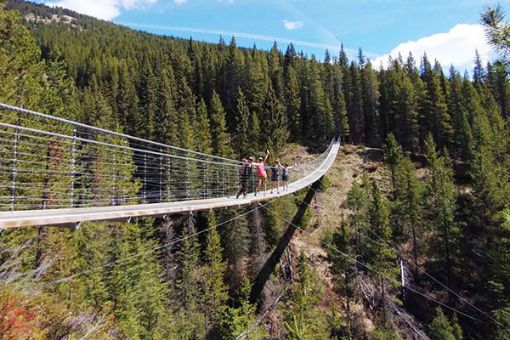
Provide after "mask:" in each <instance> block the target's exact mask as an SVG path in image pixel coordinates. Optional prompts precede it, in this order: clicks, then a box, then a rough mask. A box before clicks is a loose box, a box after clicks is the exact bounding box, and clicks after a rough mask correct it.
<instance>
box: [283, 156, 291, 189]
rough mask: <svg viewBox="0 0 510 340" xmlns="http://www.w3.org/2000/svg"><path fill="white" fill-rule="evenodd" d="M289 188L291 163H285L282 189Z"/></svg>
mask: <svg viewBox="0 0 510 340" xmlns="http://www.w3.org/2000/svg"><path fill="white" fill-rule="evenodd" d="M288 189H289V164H288V163H285V164H283V169H282V190H283V191H287V190H288Z"/></svg>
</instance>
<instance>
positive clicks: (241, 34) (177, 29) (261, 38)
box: [116, 22, 356, 53]
mask: <svg viewBox="0 0 510 340" xmlns="http://www.w3.org/2000/svg"><path fill="white" fill-rule="evenodd" d="M116 23H117V24H119V25H124V26H129V27H137V28H145V29H155V30H163V31H173V32H187V33H202V34H211V35H221V36H227V37H228V36H234V37H236V38H243V39H253V40H258V41H268V42H275V41H276V42H278V43H282V44H290V43H293V44H294V45H295V46H304V47H312V48H321V49H328V50H330V51H331V52H337V51H340V47H341V46H340V44H321V43H315V42H311V41H304V40H293V39H287V38H282V37H275V36H272V35H262V34H254V33H246V32H233V31H225V30H218V29H207V28H197V27H185V26H170V25H153V24H141V23H133V22H116ZM344 49H345V50H346V51H347V52H349V53H356V50H354V49H350V48H344Z"/></svg>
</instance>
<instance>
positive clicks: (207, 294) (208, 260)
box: [202, 211, 228, 324]
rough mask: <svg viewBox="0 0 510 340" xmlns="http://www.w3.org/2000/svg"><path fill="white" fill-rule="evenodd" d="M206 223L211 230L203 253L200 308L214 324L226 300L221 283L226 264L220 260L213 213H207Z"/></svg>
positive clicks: (218, 239)
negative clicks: (201, 301)
mask: <svg viewBox="0 0 510 340" xmlns="http://www.w3.org/2000/svg"><path fill="white" fill-rule="evenodd" d="M207 223H208V225H209V228H212V229H211V230H210V231H209V232H208V234H207V239H206V248H205V251H204V260H205V268H204V274H203V296H202V300H203V303H202V308H203V310H204V314H205V315H206V317H207V319H208V320H209V323H210V324H216V323H218V322H219V320H220V318H221V315H222V314H223V312H224V309H225V306H224V304H225V301H226V300H227V298H228V295H227V289H226V288H227V287H226V286H225V284H224V282H223V277H224V275H225V271H226V263H225V262H224V261H223V258H222V252H223V248H222V247H221V244H220V234H219V233H218V231H217V230H216V228H215V226H216V224H217V222H216V217H215V214H214V212H212V211H210V212H209V213H208V215H207Z"/></svg>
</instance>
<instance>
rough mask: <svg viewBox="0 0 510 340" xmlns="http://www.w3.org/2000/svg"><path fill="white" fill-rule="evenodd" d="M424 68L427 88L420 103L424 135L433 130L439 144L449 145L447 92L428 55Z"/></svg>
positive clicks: (423, 73)
mask: <svg viewBox="0 0 510 340" xmlns="http://www.w3.org/2000/svg"><path fill="white" fill-rule="evenodd" d="M422 68H423V71H422V79H423V81H424V83H425V90H426V92H425V93H426V95H425V96H424V97H423V98H422V102H421V104H420V106H421V108H420V125H421V126H422V136H426V135H427V133H428V132H431V133H432V136H433V137H434V140H435V141H436V142H437V143H438V145H440V146H448V145H449V141H450V136H451V134H452V126H451V118H450V115H449V114H448V112H447V105H446V99H445V94H444V91H443V89H442V87H441V78H440V76H439V75H438V74H437V72H435V71H434V70H433V69H432V67H431V65H430V63H429V61H428V59H427V57H426V56H424V57H423V63H422Z"/></svg>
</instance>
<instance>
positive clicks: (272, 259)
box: [250, 177, 322, 303]
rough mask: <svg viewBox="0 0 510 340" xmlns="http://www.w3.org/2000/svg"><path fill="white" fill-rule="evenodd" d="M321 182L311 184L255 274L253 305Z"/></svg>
mask: <svg viewBox="0 0 510 340" xmlns="http://www.w3.org/2000/svg"><path fill="white" fill-rule="evenodd" d="M321 181H322V177H321V178H320V179H319V180H318V181H317V182H315V183H313V184H312V186H311V188H310V189H308V192H307V193H306V196H305V199H304V200H303V202H301V204H300V205H299V208H298V211H297V212H296V214H295V215H294V217H293V218H292V221H291V223H290V224H289V225H288V227H287V230H285V233H284V234H283V236H282V237H281V238H280V240H279V241H278V244H277V245H276V248H275V249H274V251H273V253H272V254H271V256H269V258H268V259H267V261H266V263H264V265H263V266H262V268H261V269H260V271H259V273H258V274H257V277H256V278H255V280H254V282H253V286H252V288H251V292H250V302H251V303H255V302H257V301H258V300H259V298H260V295H261V294H262V291H263V290H264V286H265V284H266V282H267V281H268V280H269V278H270V277H271V273H273V271H274V269H275V268H276V266H277V264H278V263H279V261H280V258H281V257H282V255H283V253H284V251H285V249H287V246H288V245H289V242H290V240H291V239H292V237H293V236H294V233H295V232H296V229H297V228H296V227H295V226H296V225H297V226H299V224H300V223H301V221H302V219H303V216H304V215H305V213H306V209H307V208H308V205H309V204H310V203H311V202H312V199H313V197H314V195H315V192H316V191H317V190H318V189H319V187H320V184H321Z"/></svg>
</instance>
